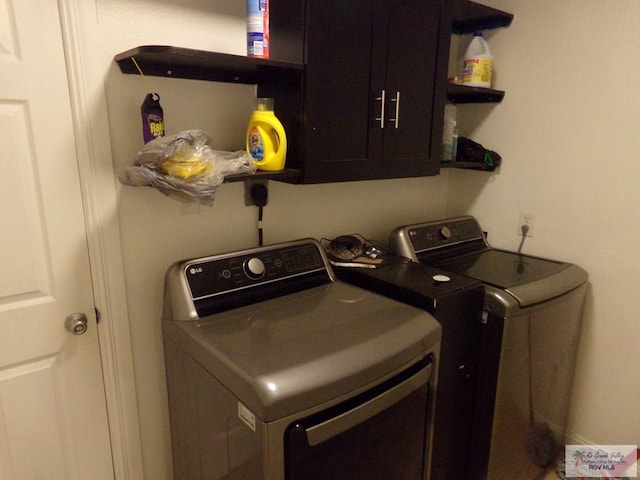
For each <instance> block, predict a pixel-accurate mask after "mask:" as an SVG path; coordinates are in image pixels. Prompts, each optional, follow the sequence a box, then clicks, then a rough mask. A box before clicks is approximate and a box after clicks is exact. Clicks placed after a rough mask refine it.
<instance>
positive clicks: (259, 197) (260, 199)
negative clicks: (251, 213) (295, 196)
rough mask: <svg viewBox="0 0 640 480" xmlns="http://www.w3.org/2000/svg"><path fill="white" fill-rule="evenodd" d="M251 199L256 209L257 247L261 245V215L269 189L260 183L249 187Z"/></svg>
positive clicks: (266, 201) (267, 199) (267, 198)
mask: <svg viewBox="0 0 640 480" xmlns="http://www.w3.org/2000/svg"><path fill="white" fill-rule="evenodd" d="M251 198H253V202H254V203H255V204H256V207H258V245H259V246H262V245H263V235H262V213H263V208H264V207H266V206H267V203H268V201H269V189H268V188H267V186H266V185H263V184H262V183H256V184H255V185H253V186H252V187H251Z"/></svg>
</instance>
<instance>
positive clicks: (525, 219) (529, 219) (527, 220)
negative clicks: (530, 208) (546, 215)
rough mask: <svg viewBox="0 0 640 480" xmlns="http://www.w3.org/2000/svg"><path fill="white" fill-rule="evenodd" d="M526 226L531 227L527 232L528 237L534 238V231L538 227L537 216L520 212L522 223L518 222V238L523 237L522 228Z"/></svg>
mask: <svg viewBox="0 0 640 480" xmlns="http://www.w3.org/2000/svg"><path fill="white" fill-rule="evenodd" d="M524 225H526V226H527V227H529V230H528V231H527V237H533V229H534V227H535V225H536V214H535V213H526V212H520V221H519V222H518V236H522V227H523V226H524Z"/></svg>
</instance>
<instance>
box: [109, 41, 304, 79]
mask: <svg viewBox="0 0 640 480" xmlns="http://www.w3.org/2000/svg"><path fill="white" fill-rule="evenodd" d="M133 58H135V60H136V62H137V63H138V65H139V66H140V69H141V70H142V72H143V73H144V74H145V75H153V76H158V77H171V78H186V79H191V80H208V81H214V82H228V83H242V84H250V85H251V84H260V83H269V82H273V81H278V82H280V83H284V82H286V81H287V79H295V78H296V77H297V76H298V75H301V74H302V71H303V68H304V66H303V65H302V64H297V63H288V62H280V61H276V60H268V59H262V58H252V57H244V56H241V55H230V54H226V53H216V52H207V51H203V50H193V49H190V48H181V47H171V46H163V45H146V46H141V47H136V48H133V49H131V50H127V51H126V52H123V53H120V54H118V55H116V56H115V61H116V63H117V64H118V66H119V67H120V71H121V72H122V73H128V74H135V75H138V74H139V72H138V69H137V68H136V66H135V64H134V62H133Z"/></svg>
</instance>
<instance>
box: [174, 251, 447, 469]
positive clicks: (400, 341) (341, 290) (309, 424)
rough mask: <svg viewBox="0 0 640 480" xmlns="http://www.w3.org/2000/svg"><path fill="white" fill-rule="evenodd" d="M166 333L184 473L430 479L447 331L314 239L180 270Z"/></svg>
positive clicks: (178, 459)
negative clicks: (350, 277) (369, 287)
mask: <svg viewBox="0 0 640 480" xmlns="http://www.w3.org/2000/svg"><path fill="white" fill-rule="evenodd" d="M162 327H163V339H164V347H165V362H166V370H167V385H168V393H169V409H170V417H171V437H172V447H173V462H174V476H175V478H176V479H188V480H200V479H204V478H206V479H220V480H222V479H227V478H241V479H251V480H267V479H268V480H284V479H285V478H286V479H287V480H309V479H314V480H322V479H327V480H329V479H331V480H347V479H349V480H352V479H354V478H371V479H378V478H379V479H385V480H424V479H425V478H428V470H429V468H430V450H431V437H432V435H433V427H432V425H433V420H432V419H433V409H434V407H433V404H434V400H435V394H436V375H435V369H436V368H437V364H438V363H437V362H438V356H439V350H440V338H441V327H440V325H439V324H438V323H437V321H436V320H435V319H434V318H433V317H432V316H431V315H429V314H428V313H426V312H424V311H423V310H420V309H417V308H414V307H411V306H409V305H406V304H403V303H401V302H397V301H394V300H391V299H389V298H385V297H383V296H381V295H377V294H375V293H372V292H369V291H366V290H363V289H361V288H358V287H356V286H353V285H349V284H347V283H344V282H341V281H337V280H336V279H335V277H334V274H333V271H332V269H331V267H330V265H329V262H328V260H327V258H326V256H325V254H324V251H323V249H322V247H321V246H320V244H319V243H318V242H316V241H315V240H312V239H304V240H298V241H294V242H287V243H282V244H278V245H272V246H268V247H259V248H254V249H248V250H242V251H238V252H231V253H226V254H220V255H214V256H210V257H204V258H197V259H192V260H186V261H182V262H178V263H176V264H174V265H173V266H172V267H171V268H170V269H169V271H168V272H167V275H166V278H165V296H164V311H163V319H162Z"/></svg>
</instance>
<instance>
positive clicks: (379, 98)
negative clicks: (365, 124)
mask: <svg viewBox="0 0 640 480" xmlns="http://www.w3.org/2000/svg"><path fill="white" fill-rule="evenodd" d="M374 100H375V101H376V102H380V116H379V117H375V121H376V122H380V123H379V124H378V125H379V126H380V128H384V109H385V106H386V104H387V102H386V92H385V91H384V90H382V91H381V92H380V95H379V96H377V97H375V98H374Z"/></svg>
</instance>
